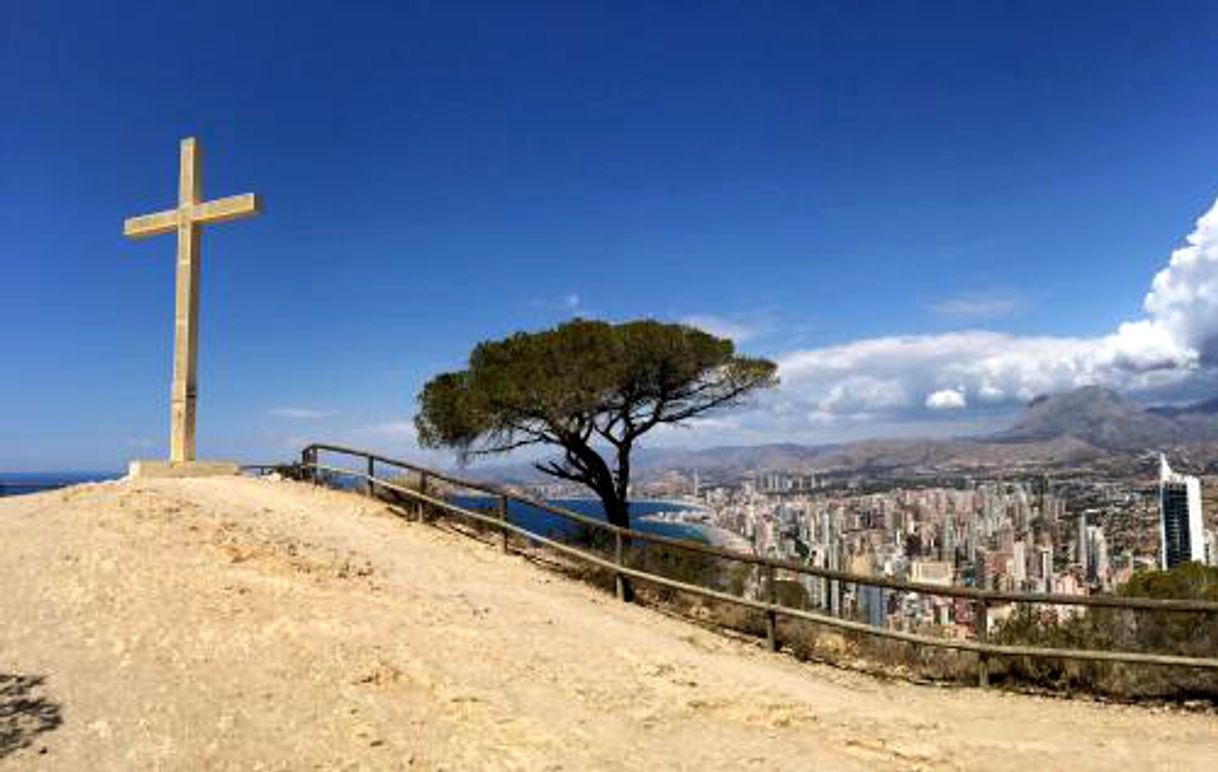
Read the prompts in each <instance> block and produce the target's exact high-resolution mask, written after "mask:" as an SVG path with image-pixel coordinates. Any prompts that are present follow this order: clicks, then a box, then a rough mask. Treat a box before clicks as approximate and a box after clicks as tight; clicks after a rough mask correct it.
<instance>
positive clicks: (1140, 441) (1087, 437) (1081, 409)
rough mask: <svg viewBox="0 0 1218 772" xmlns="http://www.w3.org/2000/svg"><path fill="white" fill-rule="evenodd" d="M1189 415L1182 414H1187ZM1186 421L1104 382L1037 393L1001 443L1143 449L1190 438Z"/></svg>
mask: <svg viewBox="0 0 1218 772" xmlns="http://www.w3.org/2000/svg"><path fill="white" fill-rule="evenodd" d="M1186 415H1189V414H1186V413H1182V414H1180V417H1184V416H1186ZM1193 433H1194V432H1191V431H1190V429H1189V427H1188V426H1187V425H1185V423H1184V422H1181V421H1179V420H1177V418H1176V417H1170V416H1167V415H1163V414H1161V413H1157V412H1152V411H1150V410H1147V409H1146V408H1143V407H1142V406H1140V405H1138V404H1137V403H1135V402H1133V401H1132V400H1129V399H1126V398H1125V397H1122V396H1121V395H1120V394H1118V393H1117V392H1115V391H1113V390H1112V389H1108V388H1104V387H1102V386H1085V387H1083V388H1081V389H1075V390H1074V391H1070V392H1066V393H1064V394H1054V395H1050V396H1043V397H1037V398H1036V399H1034V400H1032V402H1031V403H1030V404H1029V405H1028V407H1027V409H1026V410H1025V411H1024V414H1023V415H1022V416H1021V417H1020V418H1019V420H1018V421H1016V422H1015V425H1014V426H1012V427H1011V428H1010V429H1008V430H1007V431H1005V432H1000V433H998V434H996V435H993V436H992V437H991V439H994V440H999V441H1008V442H1011V441H1027V440H1051V439H1057V438H1060V437H1074V438H1075V439H1078V440H1082V441H1083V442H1086V443H1087V444H1089V445H1093V446H1095V447H1097V448H1101V449H1104V450H1134V451H1137V450H1142V449H1145V448H1147V447H1154V446H1159V445H1165V444H1175V443H1178V442H1182V441H1185V440H1187V439H1188V438H1189V437H1190V435H1191V434H1193Z"/></svg>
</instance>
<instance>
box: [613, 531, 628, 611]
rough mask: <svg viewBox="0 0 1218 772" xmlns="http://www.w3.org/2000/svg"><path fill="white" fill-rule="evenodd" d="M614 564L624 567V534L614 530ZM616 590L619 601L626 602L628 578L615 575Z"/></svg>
mask: <svg viewBox="0 0 1218 772" xmlns="http://www.w3.org/2000/svg"><path fill="white" fill-rule="evenodd" d="M613 562H614V563H616V564H617V567H618V568H621V567H622V532H621V531H619V530H617V529H616V528H615V529H613ZM613 585H614V590H615V591H616V592H617V599H618V600H621V601H624V600H626V577H624V576H622V574H620V573H618V574H614V576H613Z"/></svg>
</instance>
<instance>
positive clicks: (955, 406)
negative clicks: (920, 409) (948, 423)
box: [926, 389, 968, 410]
mask: <svg viewBox="0 0 1218 772" xmlns="http://www.w3.org/2000/svg"><path fill="white" fill-rule="evenodd" d="M967 404H968V403H967V402H966V401H965V399H964V393H963V392H960V391H958V390H956V389H940V390H939V391H936V392H933V393H931V394H930V395H929V396H928V397H927V398H926V407H927V408H929V409H930V410H960V409H961V408H964V407H966V406H967Z"/></svg>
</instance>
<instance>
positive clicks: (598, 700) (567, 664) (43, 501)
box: [0, 478, 1218, 771]
mask: <svg viewBox="0 0 1218 772" xmlns="http://www.w3.org/2000/svg"><path fill="white" fill-rule="evenodd" d="M0 586H2V587H3V588H4V592H3V594H0V619H3V620H4V624H3V625H0V765H3V766H4V767H5V768H12V769H84V768H88V769H90V770H111V769H124V770H126V769H194V768H209V769H214V768H228V769H312V768H326V769H331V768H344V769H346V768H351V769H356V768H361V769H362V768H377V769H395V768H407V767H413V768H423V769H473V768H509V769H510V768H528V769H559V768H567V769H572V768H575V769H580V768H597V769H657V768H659V769H707V768H710V769H741V768H753V767H755V768H758V769H809V768H817V769H860V770H861V769H1010V770H1021V771H1022V770H1027V769H1032V768H1041V767H1056V768H1060V769H1105V770H1108V769H1114V768H1120V769H1164V768H1173V769H1198V770H1200V769H1212V768H1213V763H1214V758H1215V754H1216V753H1218V717H1216V716H1214V715H1213V714H1205V713H1184V712H1179V711H1173V710H1162V709H1151V708H1146V707H1120V706H1105V705H1100V704H1092V703H1085V702H1078V701H1068V700H1059V699H1038V698H1033V697H1026V696H1017V695H1011V694H1004V693H999V692H982V691H979V690H976V689H966V688H960V689H943V688H932V687H925V686H917V685H913V684H908V683H901V682H884V681H878V680H874V679H871V678H869V677H866V676H862V675H857V674H853V673H844V672H841V671H837V670H834V669H831V668H828V667H824V666H809V665H803V664H800V663H798V662H796V661H794V660H793V659H791V658H789V657H784V656H782V655H773V654H769V653H767V652H765V651H763V650H762V649H761V647H759V646H756V645H753V644H751V643H748V642H742V641H737V640H733V639H730V638H727V637H724V636H721V635H718V634H715V633H712V632H708V631H704V630H701V629H699V628H697V627H695V626H693V625H690V624H687V623H685V622H682V621H679V620H675V619H670V618H667V617H665V616H663V615H661V614H659V613H656V612H654V611H649V610H647V609H643V608H638V607H633V606H624V605H622V604H619V603H617V602H616V601H615V600H613V599H612V598H611V597H609V596H607V595H604V594H602V593H600V592H598V591H596V590H594V589H592V588H590V587H587V586H584V585H581V584H577V583H573V582H570V581H568V580H565V579H563V578H560V577H559V576H558V575H556V574H554V573H552V572H550V571H547V570H546V569H545V568H543V567H540V566H537V565H534V564H533V563H531V562H529V561H528V560H526V559H524V558H522V557H520V556H517V555H503V554H501V553H500V552H499V551H498V550H497V549H496V548H494V547H493V546H488V545H485V544H482V543H479V542H477V541H473V540H470V539H468V538H465V537H462V536H460V535H458V534H455V533H452V532H449V531H446V530H443V529H440V528H436V527H433V526H427V525H422V524H417V523H409V522H405V521H403V520H401V519H399V518H397V517H395V516H393V515H392V514H391V513H390V512H388V511H387V510H386V509H385V508H384V507H382V506H381V505H379V504H377V503H375V502H373V501H370V500H367V499H363V498H359V497H357V496H354V495H351V494H344V493H339V492H334V491H328V490H321V489H315V488H311V487H309V486H305V485H301V484H296V483H289V482H277V481H270V480H254V479H240V478H228V479H210V480H177V481H170V480H161V481H146V482H120V483H109V484H97V485H87V486H79V487H75V488H70V489H65V490H62V491H56V492H50V493H43V494H38V495H32V496H22V497H15V498H10V499H4V500H0Z"/></svg>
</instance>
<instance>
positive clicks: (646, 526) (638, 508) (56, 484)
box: [0, 472, 709, 543]
mask: <svg viewBox="0 0 1218 772" xmlns="http://www.w3.org/2000/svg"><path fill="white" fill-rule="evenodd" d="M121 476H122V473H120V472H0V496H20V495H22V494H26V493H38V492H40V491H48V490H55V489H56V488H65V487H67V486H69V485H77V484H80V483H86V482H102V481H104V480H117V479H118V478H119V477H121ZM454 503H456V504H457V505H458V506H463V507H469V508H480V509H482V508H493V507H495V506H496V505H497V501H496V500H495V499H492V498H489V497H482V496H458V497H456V499H455V502H454ZM549 503H550V504H552V505H554V506H558V507H562V508H564V509H569V510H571V511H573V512H577V513H579V514H581V515H586V516H588V517H594V518H596V519H598V520H603V519H605V510H604V508H602V507H601V503H600V501H598V500H596V499H555V500H553V501H550V502H549ZM691 509H692V507H689V506H685V505H682V504H676V503H673V502H666V501H636V502H632V503H631V505H630V525H631V527H633V528H635V529H636V530H639V531H644V532H646V533H654V534H656V535H657V536H667V537H669V538H673V539H687V540H690V541H697V542H702V543H707V542H708V541H709V540H708V539H707V536H706V532H705V531H704V530H703V529H702V528H701V527H700V526H698V525H696V524H693V523H679V522H671V521H667V520H652V519H650V517H648V516H649V515H660V514H663V513H667V512H680V511H689V510H691ZM508 519H509V520H510V521H511V522H513V523H515V524H516V525H518V526H520V527H522V528H525V529H527V530H530V531H532V532H533V533H536V534H539V535H541V536H547V537H553V538H558V539H566V538H570V537H572V536H574V535H576V534H578V533H580V531H581V528H580V526H579V524H577V523H573V522H571V521H570V520H567V519H565V518H563V517H560V516H558V515H555V514H552V513H550V512H546V511H545V510H543V509H539V508H537V507H534V506H531V505H529V504H525V503H523V502H519V501H512V502H510V503H509V505H508Z"/></svg>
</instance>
